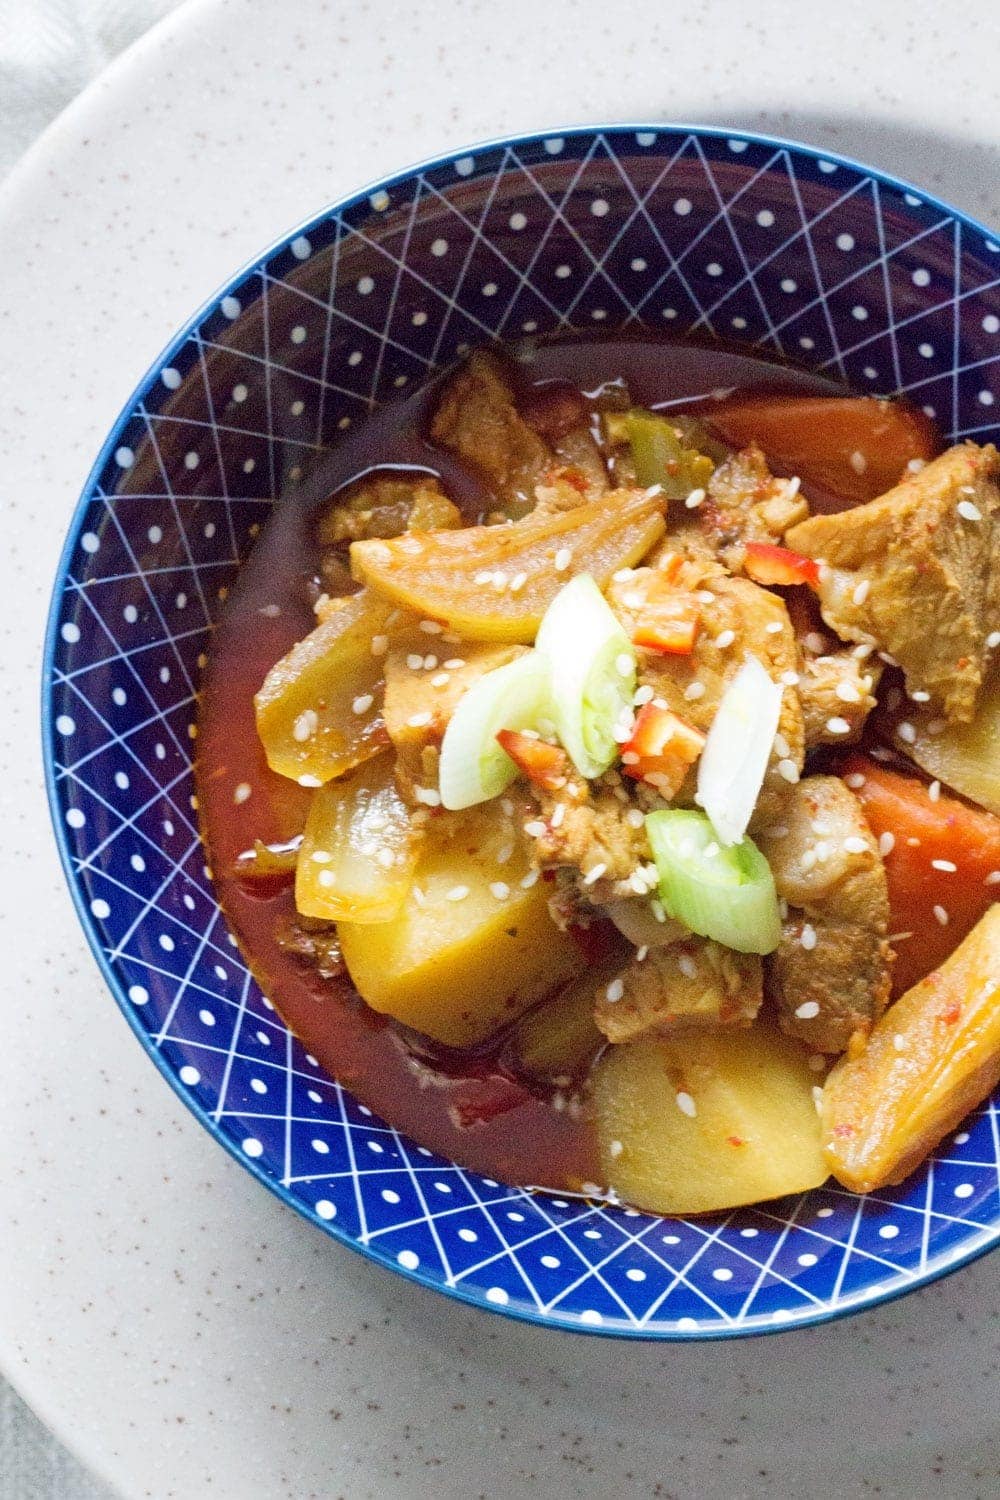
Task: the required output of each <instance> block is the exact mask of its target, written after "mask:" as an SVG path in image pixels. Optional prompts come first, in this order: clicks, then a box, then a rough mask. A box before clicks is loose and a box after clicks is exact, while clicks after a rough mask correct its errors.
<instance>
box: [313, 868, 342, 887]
mask: <svg viewBox="0 0 1000 1500" xmlns="http://www.w3.org/2000/svg"><path fill="white" fill-rule="evenodd" d="M316 878H317V880H318V881H319V883H320V885H322V886H329V885H333V884H334V883H335V882H336V879H337V877H336V875H335V874H334V873H333V871H332V870H320V872H319V874H318V876H317V877H316Z"/></svg>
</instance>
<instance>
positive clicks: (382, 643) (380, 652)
mask: <svg viewBox="0 0 1000 1500" xmlns="http://www.w3.org/2000/svg"><path fill="white" fill-rule="evenodd" d="M388 649H389V637H388V636H387V635H373V636H372V656H384V655H385V653H386V652H387V651H388Z"/></svg>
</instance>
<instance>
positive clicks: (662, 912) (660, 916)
mask: <svg viewBox="0 0 1000 1500" xmlns="http://www.w3.org/2000/svg"><path fill="white" fill-rule="evenodd" d="M649 909H650V911H651V912H652V913H653V916H654V917H655V918H656V920H657V921H658V922H665V921H666V920H667V909H666V907H665V906H664V904H663V902H662V901H660V900H658V899H657V898H656V897H654V898H653V900H652V901H651V902H650V903H649Z"/></svg>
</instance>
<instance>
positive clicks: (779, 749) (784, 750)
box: [774, 733, 792, 756]
mask: <svg viewBox="0 0 1000 1500" xmlns="http://www.w3.org/2000/svg"><path fill="white" fill-rule="evenodd" d="M774 753H775V755H781V756H785V755H790V754H791V753H792V752H791V746H790V745H789V743H788V741H787V740H786V739H785V736H784V735H783V734H781V733H778V734H776V735H775V736H774Z"/></svg>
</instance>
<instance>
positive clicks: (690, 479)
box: [625, 410, 715, 500]
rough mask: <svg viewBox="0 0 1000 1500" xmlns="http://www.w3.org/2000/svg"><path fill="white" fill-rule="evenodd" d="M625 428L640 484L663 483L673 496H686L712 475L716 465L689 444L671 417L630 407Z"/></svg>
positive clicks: (704, 483) (666, 490) (672, 498)
mask: <svg viewBox="0 0 1000 1500" xmlns="http://www.w3.org/2000/svg"><path fill="white" fill-rule="evenodd" d="M625 431H626V433H627V434H628V441H629V446H630V447H631V449H632V461H633V463H634V464H635V477H636V479H637V481H638V482H639V484H642V485H652V484H659V485H662V486H663V493H664V494H665V495H667V496H668V497H669V498H670V499H671V500H684V499H686V497H687V496H688V495H690V493H691V491H692V490H697V489H701V488H702V487H703V486H704V485H706V484H707V483H708V481H709V480H710V479H711V477H712V474H713V471H714V469H715V465H714V464H713V462H712V460H711V459H710V458H707V457H706V456H705V454H703V453H699V452H698V451H697V449H696V448H691V447H688V445H687V443H686V442H685V441H684V440H683V438H682V437H678V436H677V429H676V427H675V425H674V423H673V422H671V421H670V419H669V418H668V417H658V416H656V414H655V413H654V412H651V411H641V410H639V411H630V412H629V413H628V414H627V416H626V418H625Z"/></svg>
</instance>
